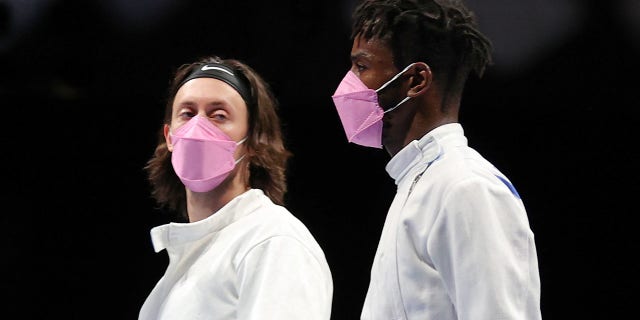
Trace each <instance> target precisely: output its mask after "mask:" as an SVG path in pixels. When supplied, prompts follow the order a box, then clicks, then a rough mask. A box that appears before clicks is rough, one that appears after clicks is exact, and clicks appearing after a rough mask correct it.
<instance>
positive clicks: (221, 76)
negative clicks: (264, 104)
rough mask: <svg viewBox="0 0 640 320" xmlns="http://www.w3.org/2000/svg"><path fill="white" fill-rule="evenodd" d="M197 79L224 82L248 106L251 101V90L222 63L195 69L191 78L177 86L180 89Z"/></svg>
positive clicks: (190, 75) (209, 64) (188, 77)
mask: <svg viewBox="0 0 640 320" xmlns="http://www.w3.org/2000/svg"><path fill="white" fill-rule="evenodd" d="M195 78H213V79H218V80H220V81H224V82H225V83H227V84H228V85H230V86H231V87H232V88H234V89H235V90H236V91H238V93H239V94H240V96H241V97H242V99H244V102H245V103H246V104H247V105H248V104H249V102H250V101H251V94H250V92H251V90H249V88H248V87H247V85H245V83H244V82H243V81H242V80H241V79H240V78H238V77H237V76H236V75H235V73H234V72H233V70H232V69H231V68H229V67H227V66H225V65H223V64H220V63H207V64H205V65H203V66H202V67H200V68H197V69H195V70H194V71H193V72H191V74H189V76H187V77H186V78H185V79H184V80H182V82H180V84H179V85H178V86H177V88H178V89H179V88H180V87H182V85H184V84H185V83H186V82H187V81H189V80H191V79H195Z"/></svg>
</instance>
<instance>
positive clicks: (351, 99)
mask: <svg viewBox="0 0 640 320" xmlns="http://www.w3.org/2000/svg"><path fill="white" fill-rule="evenodd" d="M412 65H413V63H412V64H410V65H408V66H407V67H406V68H404V69H403V70H402V71H400V72H399V73H398V74H396V75H395V76H394V77H393V78H391V80H389V81H387V82H386V83H385V84H383V85H382V86H381V87H380V88H378V89H377V90H373V89H369V88H368V87H367V86H366V85H365V84H364V83H362V81H361V80H360V78H358V76H357V75H356V74H355V73H353V71H351V70H349V71H348V72H347V75H345V77H344V79H342V82H340V85H338V89H336V92H335V93H334V94H333V96H332V97H331V98H333V103H334V104H335V105H336V109H337V110H338V116H340V121H342V127H343V128H344V131H345V133H346V134H347V140H348V141H349V142H352V143H355V144H359V145H362V146H365V147H373V148H380V149H381V148H382V117H383V116H384V114H385V113H387V112H389V111H392V110H394V109H395V108H397V107H398V106H400V105H401V104H402V103H404V102H405V101H407V100H409V98H410V97H406V98H404V99H403V100H402V101H400V103H398V104H397V105H396V106H395V107H393V108H390V109H389V110H387V111H384V110H383V109H382V108H381V107H380V105H379V102H378V91H380V90H382V89H384V88H385V87H386V86H388V85H389V84H390V83H391V82H393V81H394V80H396V79H398V77H400V75H402V74H403V73H404V72H405V71H407V70H408V69H409V67H411V66H412Z"/></svg>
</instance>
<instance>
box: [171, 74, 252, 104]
mask: <svg viewBox="0 0 640 320" xmlns="http://www.w3.org/2000/svg"><path fill="white" fill-rule="evenodd" d="M183 100H192V101H194V102H198V101H205V102H207V100H210V101H223V102H227V103H231V104H234V105H239V104H242V105H244V100H243V99H242V97H241V96H240V93H238V91H236V90H235V89H234V88H233V87H231V86H230V85H229V84H227V83H226V82H224V81H221V80H218V79H214V78H206V77H205V78H195V79H191V80H189V81H187V82H185V83H184V84H183V85H182V86H181V87H180V88H179V89H178V92H176V96H175V99H174V104H175V103H180V102H182V101H183Z"/></svg>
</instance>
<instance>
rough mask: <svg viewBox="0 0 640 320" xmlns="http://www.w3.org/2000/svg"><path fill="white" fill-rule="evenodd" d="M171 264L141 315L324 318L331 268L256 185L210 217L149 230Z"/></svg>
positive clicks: (315, 246)
mask: <svg viewBox="0 0 640 320" xmlns="http://www.w3.org/2000/svg"><path fill="white" fill-rule="evenodd" d="M151 237H152V240H153V246H154V248H155V250H156V252H159V251H161V250H163V249H166V250H167V252H168V254H169V266H168V267H167V270H166V272H165V274H164V276H163V277H162V278H161V279H160V280H159V282H158V283H157V284H156V286H155V288H154V289H153V291H152V292H151V293H150V295H149V296H148V297H147V299H146V301H145V302H144V304H143V306H142V308H141V310H140V314H139V319H145V320H146V319H149V320H151V319H153V320H159V319H167V320H169V319H170V320H176V319H189V320H192V319H225V320H227V319H242V320H245V319H246V320H248V319H256V320H257V319H278V320H286V319H296V320H299V319H313V320H315V319H317V320H329V318H330V314H331V303H332V295H333V282H332V278H331V272H330V270H329V266H328V264H327V261H326V260H325V256H324V253H323V251H322V250H321V248H320V246H319V245H318V243H317V242H316V240H315V239H314V238H313V236H312V235H311V233H310V232H309V230H308V229H307V228H306V227H305V226H304V225H303V224H302V222H300V221H299V220H298V219H297V218H295V217H294V216H293V215H292V214H291V213H290V212H289V211H288V210H287V209H285V208H284V207H281V206H277V205H275V204H274V203H273V202H271V200H270V199H269V198H268V197H267V196H266V195H265V194H264V193H263V192H262V190H259V189H251V190H249V191H247V192H245V193H244V194H242V195H240V196H238V197H236V198H235V199H233V200H232V201H231V202H229V203H228V204H227V205H226V206H224V207H223V208H222V209H220V210H219V211H218V212H216V213H215V214H213V215H211V216H210V217H208V218H206V219H204V220H201V221H197V222H194V223H170V224H166V225H162V226H158V227H155V228H153V229H152V230H151Z"/></svg>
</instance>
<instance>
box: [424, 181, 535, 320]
mask: <svg viewBox="0 0 640 320" xmlns="http://www.w3.org/2000/svg"><path fill="white" fill-rule="evenodd" d="M496 181H497V180H496ZM443 201H444V202H443V205H442V207H441V208H442V209H441V212H440V213H439V215H438V218H437V219H436V222H435V224H434V230H433V231H434V232H433V233H432V234H431V236H430V238H429V239H428V244H427V246H428V248H429V250H430V252H431V257H432V259H433V263H434V265H435V268H436V269H437V270H438V271H439V272H440V274H441V275H442V277H443V281H444V283H445V287H446V288H447V291H448V292H449V295H450V297H451V299H452V301H453V303H454V307H455V309H456V312H457V314H458V319H460V320H469V319H474V320H501V319H527V320H529V319H541V314H540V308H539V306H540V278H539V274H538V262H537V254H536V247H535V242H534V236H533V232H532V231H531V229H530V227H529V222H528V218H527V214H526V211H525V208H524V206H523V204H522V201H521V200H520V198H519V197H517V194H514V193H512V192H511V191H510V190H509V189H508V188H507V187H505V185H504V184H501V183H500V182H499V181H497V183H496V182H494V181H487V180H486V179H484V178H469V179H466V180H464V181H461V182H458V183H457V184H455V185H454V186H452V187H451V188H450V189H449V190H448V191H447V192H446V194H445V197H444V199H443Z"/></svg>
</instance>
